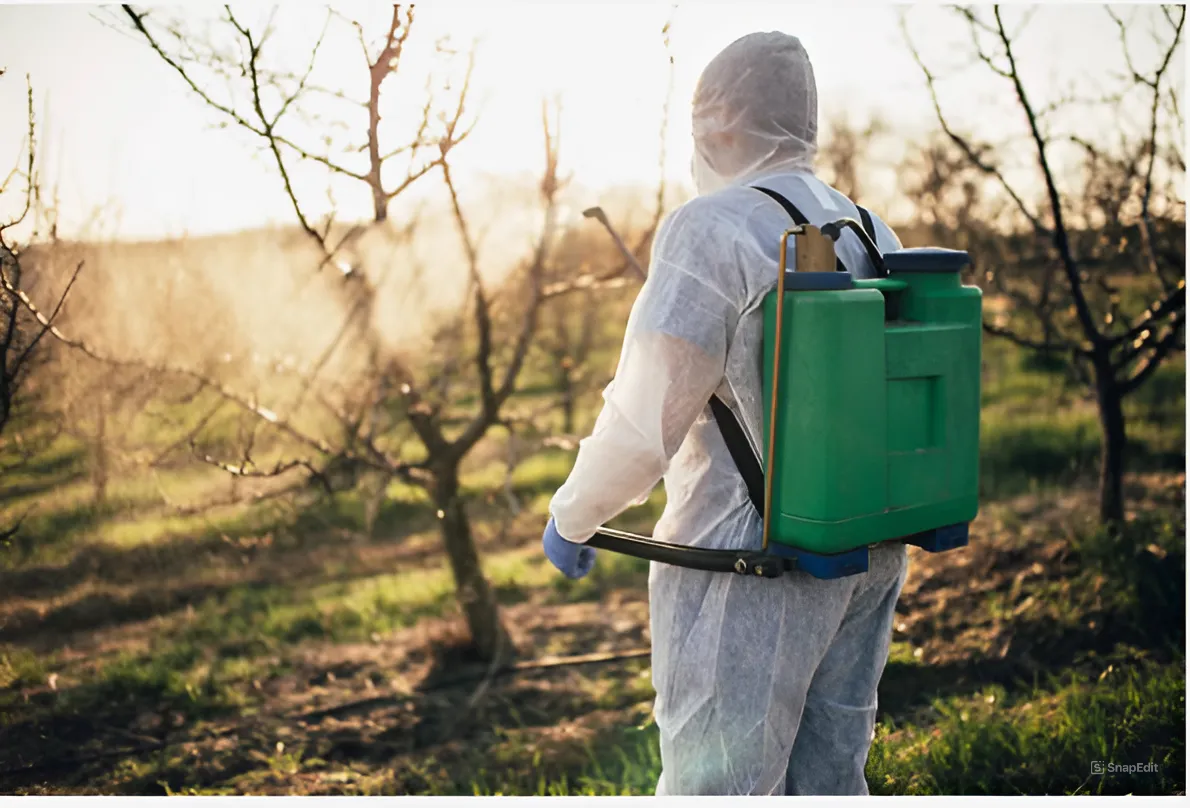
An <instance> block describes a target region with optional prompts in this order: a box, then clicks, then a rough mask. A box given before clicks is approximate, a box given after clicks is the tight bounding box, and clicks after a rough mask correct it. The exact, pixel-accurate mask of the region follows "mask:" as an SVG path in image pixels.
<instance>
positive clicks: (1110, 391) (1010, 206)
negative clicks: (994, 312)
mask: <svg viewBox="0 0 1190 808" xmlns="http://www.w3.org/2000/svg"><path fill="white" fill-rule="evenodd" d="M955 13H956V14H957V15H958V16H959V17H960V18H961V19H962V20H963V21H964V23H965V24H966V25H967V26H968V27H969V30H970V34H971V42H972V50H973V51H974V56H975V58H976V60H977V64H981V65H982V66H983V67H984V68H985V69H987V70H989V71H991V72H992V73H993V74H995V75H996V76H998V77H1000V78H1002V79H1003V80H1004V86H1005V88H1006V91H1007V92H1008V93H1009V94H1010V96H1009V97H1010V98H1011V99H1012V101H1013V103H1014V104H1015V106H1016V107H1017V108H1018V109H1019V111H1020V113H1021V115H1022V118H1023V123H1024V127H1025V134H1024V136H1023V137H1024V140H1025V143H1026V144H1027V146H1024V148H1027V149H1028V150H1029V152H1031V153H1032V157H1033V160H1034V164H1035V167H1036V175H1035V176H1036V177H1037V178H1038V179H1039V180H1040V185H1041V187H1042V189H1043V194H1042V201H1041V203H1040V204H1039V205H1034V204H1032V203H1031V202H1030V201H1029V194H1028V193H1027V192H1026V190H1024V189H1023V188H1021V187H1018V185H1017V184H1014V182H1013V181H1012V180H1010V178H1009V176H1010V175H1009V171H1008V170H1007V164H1008V162H1009V158H1010V156H1011V155H1012V154H1013V153H1017V154H1019V153H1021V149H1022V145H1021V143H1020V142H1018V141H1012V142H1008V143H1001V144H993V143H989V142H984V141H981V140H979V139H977V138H975V137H973V136H970V135H967V134H964V133H962V132H960V131H959V130H958V128H957V127H956V126H954V125H952V123H951V121H950V118H949V117H948V115H947V114H946V112H945V111H944V110H943V108H942V104H941V102H940V100H939V93H938V85H939V83H940V81H941V77H939V76H938V75H936V74H935V73H934V72H933V71H932V70H931V69H930V68H929V67H928V66H927V65H926V64H925V62H924V61H923V60H922V58H921V56H920V54H919V53H918V51H917V50H916V49H915V48H914V46H913V42H912V39H911V38H910V35H909V32H908V29H907V27H906V26H905V25H904V18H903V22H902V25H903V30H904V32H905V37H906V41H907V42H908V44H909V47H910V49H911V50H912V51H913V55H914V57H915V59H916V60H917V63H918V65H919V67H920V68H921V71H922V74H923V76H924V78H925V81H926V84H927V86H928V88H929V91H930V94H931V98H932V99H933V102H934V109H935V112H936V114H937V118H938V122H939V124H940V125H941V128H942V131H943V133H944V134H945V137H946V140H947V141H949V144H950V145H951V146H952V147H953V150H954V151H951V152H949V154H950V155H952V156H953V155H955V154H957V155H961V160H960V161H959V162H958V164H956V163H955V162H954V161H953V160H951V161H950V163H949V169H948V170H949V171H950V173H951V176H952V178H958V177H959V176H960V175H962V176H963V177H964V178H963V179H962V180H961V181H960V182H959V184H960V185H961V186H963V187H965V188H966V191H965V192H962V191H960V194H962V193H965V194H966V198H967V202H968V203H971V204H974V202H975V201H976V199H975V196H977V195H979V194H980V193H982V192H981V191H979V190H977V186H978V185H979V183H976V182H974V181H973V180H972V179H971V178H972V176H978V177H979V178H980V179H982V180H985V181H987V183H989V184H990V186H991V187H992V188H994V192H995V193H996V194H997V195H998V197H999V198H1000V199H1001V200H1002V202H1003V205H1004V207H1003V210H1004V211H1006V213H1008V214H1011V216H1010V217H1009V218H1007V219H1006V221H1008V222H1009V223H1010V225H1011V223H1013V222H1017V223H1020V224H1023V226H1024V235H1023V236H1016V237H1015V238H1016V240H1017V241H1018V242H1023V243H1026V244H1030V245H1032V247H1033V248H1034V252H1035V254H1036V256H1037V264H1038V267H1039V268H1038V269H1037V270H1036V271H1034V272H1027V271H1023V270H1021V271H1015V272H1014V270H1013V269H1012V268H1010V267H1008V266H993V265H992V264H991V262H990V261H988V260H986V259H987V258H988V257H987V256H985V257H984V258H985V260H984V261H983V266H982V267H981V270H982V271H981V272H980V273H979V275H980V276H981V278H982V279H983V280H985V281H987V282H989V283H990V284H991V285H992V288H993V289H994V290H995V291H997V292H999V293H1000V294H1002V295H1004V296H1005V297H1006V298H1007V299H1009V300H1010V301H1011V302H1012V306H1013V309H1012V311H1011V312H1010V316H1008V317H1005V318H1002V319H997V318H992V317H988V318H985V322H984V330H985V332H986V333H988V334H989V335H992V336H994V337H997V338H1001V339H1007V340H1010V341H1011V342H1013V343H1015V344H1017V345H1019V346H1021V347H1023V348H1026V349H1028V350H1031V351H1037V352H1041V353H1043V354H1048V355H1051V356H1064V357H1067V358H1068V359H1069V361H1070V364H1071V367H1072V368H1073V370H1074V372H1076V373H1077V374H1079V377H1080V378H1081V379H1082V380H1083V381H1085V383H1086V384H1087V385H1088V387H1089V388H1090V389H1091V390H1093V392H1094V395H1095V400H1096V403H1097V406H1098V411H1099V421H1100V425H1101V429H1102V450H1101V464H1100V484H1099V502H1100V516H1101V518H1102V520H1103V521H1104V522H1107V523H1114V522H1118V521H1120V520H1122V519H1123V516H1124V492H1123V475H1124V469H1125V453H1126V447H1127V431H1126V424H1125V415H1124V408H1123V402H1124V399H1125V398H1126V397H1127V396H1128V395H1129V394H1131V393H1133V392H1134V391H1136V390H1137V389H1138V388H1139V387H1140V386H1141V385H1142V384H1144V383H1145V381H1147V380H1148V379H1149V378H1151V377H1152V375H1153V373H1154V372H1155V371H1156V370H1157V368H1158V367H1159V366H1160V365H1161V364H1162V362H1163V361H1164V360H1165V359H1166V358H1168V357H1169V356H1170V355H1171V354H1173V353H1175V352H1177V351H1181V350H1184V331H1185V329H1184V324H1185V301H1186V291H1185V278H1184V275H1185V252H1184V249H1183V246H1182V245H1183V240H1184V233H1185V218H1184V211H1183V209H1184V201H1183V200H1181V199H1180V198H1179V191H1178V188H1180V185H1181V182H1182V178H1183V177H1184V174H1185V164H1184V162H1183V159H1182V154H1181V150H1180V143H1181V140H1182V134H1181V131H1182V120H1181V112H1180V108H1179V107H1178V104H1177V98H1176V95H1175V92H1174V88H1173V86H1172V79H1171V76H1170V70H1171V65H1172V64H1173V62H1174V58H1175V55H1177V54H1178V52H1179V49H1180V46H1181V37H1182V29H1183V24H1184V22H1185V16H1186V12H1185V7H1184V6H1163V7H1161V8H1159V9H1157V13H1156V15H1155V19H1156V22H1157V26H1158V28H1159V29H1163V30H1157V31H1155V32H1154V36H1155V37H1156V38H1157V39H1158V42H1159V48H1160V53H1159V57H1158V59H1157V61H1156V63H1155V64H1154V65H1152V66H1151V67H1149V68H1142V67H1140V66H1137V65H1136V64H1135V63H1134V61H1133V58H1132V54H1131V51H1130V50H1129V43H1128V40H1127V37H1126V34H1127V32H1128V28H1129V25H1128V24H1127V23H1126V22H1125V21H1124V20H1122V19H1120V18H1119V17H1117V16H1116V15H1115V14H1114V13H1113V12H1112V11H1110V9H1109V10H1108V11H1107V13H1108V14H1110V15H1112V19H1113V20H1115V21H1116V23H1117V25H1118V26H1119V30H1120V34H1121V37H1120V44H1121V48H1122V51H1123V55H1124V59H1125V62H1126V63H1127V65H1128V72H1129V75H1128V76H1127V77H1126V78H1125V82H1124V85H1123V86H1122V87H1121V88H1120V89H1119V91H1118V92H1114V93H1107V94H1105V95H1104V97H1102V98H1100V97H1095V98H1087V97H1078V96H1073V95H1072V96H1067V97H1063V98H1059V99H1056V100H1055V101H1053V102H1051V103H1047V104H1042V103H1041V102H1039V101H1038V100H1037V99H1036V97H1035V95H1036V94H1035V93H1034V92H1033V91H1031V90H1030V89H1029V87H1028V85H1029V83H1030V82H1029V78H1028V68H1027V66H1026V65H1023V64H1022V63H1021V60H1020V57H1019V47H1018V44H1019V38H1020V35H1021V30H1023V28H1024V25H1023V24H1022V25H1021V26H1018V27H1017V28H1016V29H1012V28H1011V27H1010V26H1009V25H1008V24H1007V23H1006V22H1005V20H1004V15H1003V13H1002V10H1001V8H1000V7H999V6H995V7H993V9H992V12H991V14H990V17H989V15H981V14H980V13H979V12H977V11H976V10H973V9H970V8H956V9H955ZM1026 22H1027V19H1026ZM1135 96H1140V97H1142V98H1145V99H1147V103H1146V104H1145V106H1146V108H1147V109H1146V114H1145V116H1144V117H1143V119H1142V120H1141V123H1142V124H1143V132H1142V133H1141V134H1140V135H1130V134H1129V133H1128V131H1127V130H1126V128H1125V127H1122V126H1121V128H1120V131H1119V132H1118V133H1117V134H1118V138H1117V141H1118V142H1117V145H1115V146H1114V147H1105V146H1103V145H1102V143H1101V141H1102V138H1099V137H1096V135H1097V134H1098V133H1096V132H1094V131H1091V132H1087V131H1078V130H1077V128H1076V130H1075V131H1069V130H1068V129H1063V128H1062V127H1061V125H1060V124H1059V123H1057V121H1056V113H1057V112H1058V111H1059V110H1066V111H1070V110H1071V109H1073V108H1074V107H1075V105H1083V106H1097V105H1098V106H1102V105H1104V104H1110V105H1114V107H1113V108H1114V109H1116V110H1117V111H1118V112H1119V113H1120V114H1121V115H1125V114H1126V113H1125V111H1124V109H1125V108H1124V107H1122V106H1121V105H1122V104H1124V103H1125V100H1126V99H1129V98H1132V97H1135ZM1070 118H1074V119H1075V120H1076V121H1081V120H1086V118H1085V117H1076V116H1068V119H1070ZM1117 120H1121V121H1123V120H1125V118H1123V117H1121V118H1118V119H1117ZM1076 126H1077V124H1076ZM934 145H935V147H937V146H938V144H934ZM1069 147H1073V148H1076V149H1079V150H1081V152H1082V154H1083V156H1084V162H1085V167H1086V171H1085V176H1086V177H1088V178H1089V179H1087V180H1086V181H1085V182H1084V184H1083V187H1082V188H1081V189H1080V190H1072V189H1068V188H1066V187H1064V184H1063V182H1062V177H1061V176H1060V175H1059V171H1058V168H1057V165H1058V164H1057V161H1056V160H1057V157H1056V156H1057V155H1058V154H1059V153H1061V151H1062V150H1063V149H1066V148H1069ZM1026 153H1028V152H1026ZM944 164H945V162H943V163H939V165H944ZM964 168H965V169H967V170H966V171H964ZM1109 177H1110V178H1112V179H1111V180H1110V183H1108V182H1107V178H1109ZM939 179H940V178H939V177H938V176H935V177H933V178H932V181H933V182H934V183H935V185H938V182H937V181H938V180H939ZM927 184H928V183H927ZM938 187H941V185H938ZM984 201H985V202H986V199H985V200H984ZM969 210H970V206H968V211H969ZM987 210H988V209H986V208H985V213H986V211H987ZM965 224H970V222H967V223H965ZM1020 232H1021V228H1020V227H1017V228H1016V233H1018V234H1019V233H1020ZM1000 236H1001V239H1000V240H1001V241H1003V240H1004V238H1008V237H1010V236H1011V234H1008V235H1005V231H1003V230H1002V231H1001V233H1000ZM1133 236H1137V237H1135V238H1134V237H1133ZM985 243H986V242H985ZM1130 243H1134V244H1136V245H1138V246H1139V249H1134V248H1133V247H1131V246H1128V245H1129V244H1130ZM1125 248H1126V249H1125ZM976 258H977V260H978V259H979V256H976ZM992 259H993V260H994V256H993V257H992ZM1133 259H1135V261H1136V262H1137V263H1138V264H1139V265H1138V266H1135V267H1134V266H1132V263H1131V262H1132V261H1133ZM1130 299H1131V300H1136V299H1140V301H1141V302H1140V303H1132V304H1131V305H1130V303H1129V300H1130Z"/></svg>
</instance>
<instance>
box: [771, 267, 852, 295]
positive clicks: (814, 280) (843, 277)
mask: <svg viewBox="0 0 1190 808" xmlns="http://www.w3.org/2000/svg"><path fill="white" fill-rule="evenodd" d="M854 286H855V282H854V281H853V280H852V279H851V273H850V272H790V271H786V272H785V290H786V291H788V292H833V291H838V290H842V289H851V288H853V287H854Z"/></svg>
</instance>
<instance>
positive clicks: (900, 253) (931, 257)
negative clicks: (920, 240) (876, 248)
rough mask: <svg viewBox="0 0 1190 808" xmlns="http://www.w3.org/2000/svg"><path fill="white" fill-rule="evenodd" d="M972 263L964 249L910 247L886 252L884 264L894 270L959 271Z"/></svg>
mask: <svg viewBox="0 0 1190 808" xmlns="http://www.w3.org/2000/svg"><path fill="white" fill-rule="evenodd" d="M969 263H971V256H969V255H967V253H966V252H964V251H963V250H946V249H943V248H941V247H910V248H908V249H904V250H894V251H892V252H890V253H885V254H884V266H885V267H886V268H887V269H888V271H889V272H890V273H893V272H959V271H961V270H962V269H963V267H965V266H967V265H968V264H969Z"/></svg>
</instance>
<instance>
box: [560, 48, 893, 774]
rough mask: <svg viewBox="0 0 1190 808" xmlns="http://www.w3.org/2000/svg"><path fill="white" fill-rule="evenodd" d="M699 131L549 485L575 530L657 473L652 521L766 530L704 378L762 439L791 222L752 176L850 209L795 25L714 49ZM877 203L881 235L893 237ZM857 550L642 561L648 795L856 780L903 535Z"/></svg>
mask: <svg viewBox="0 0 1190 808" xmlns="http://www.w3.org/2000/svg"><path fill="white" fill-rule="evenodd" d="M693 130H694V138H695V143H696V157H695V165H694V171H695V178H696V184H697V186H698V191H699V194H700V195H699V196H697V197H696V198H694V199H692V200H691V201H689V202H687V203H686V204H685V205H683V206H681V207H680V208H678V209H677V210H676V211H674V212H673V213H672V214H671V215H670V216H668V217H667V218H666V220H665V221H664V222H663V224H662V226H661V227H660V228H659V230H658V233H657V236H656V239H655V243H654V246H653V255H652V261H651V263H650V266H649V277H648V280H647V281H646V282H645V284H644V286H643V288H642V289H641V291H640V294H639V296H638V298H637V300H636V302H635V304H634V307H633V309H632V313H631V315H630V317H629V320H628V326H627V330H626V333H625V335H624V343H623V348H622V353H621V356H620V361H619V365H618V368H617V371H616V375H615V378H614V380H613V381H612V382H611V384H610V385H609V386H608V387H607V389H606V390H605V391H604V407H603V409H602V411H601V412H600V414H599V416H598V419H597V421H596V423H595V426H594V430H593V432H592V434H591V436H590V437H588V438H586V439H584V440H583V441H582V443H581V445H580V449H579V452H578V456H577V458H576V460H575V464H574V468H573V470H572V472H571V474H570V476H569V478H568V479H567V481H566V483H565V484H564V485H563V486H562V488H561V489H559V490H558V492H557V493H556V494H555V496H554V498H553V500H552V501H551V503H550V511H551V514H552V515H553V517H554V519H555V524H556V526H557V529H558V532H559V533H560V534H561V535H562V536H563V537H565V538H566V539H569V540H571V541H577V542H582V541H586V540H587V539H588V538H589V537H590V536H591V535H592V534H593V533H594V531H595V530H596V529H597V528H598V527H599V526H600V525H602V524H603V523H604V522H606V521H607V520H609V519H611V518H612V517H613V516H615V515H616V514H618V513H620V512H621V511H623V510H624V509H626V508H627V507H629V506H630V505H632V504H637V503H639V502H641V501H643V499H644V498H645V497H647V496H648V494H649V492H650V491H651V490H652V488H653V487H654V486H655V485H656V483H657V482H658V480H659V479H662V478H664V481H665V492H666V506H665V511H664V513H663V514H662V516H661V519H660V521H659V522H658V523H657V526H656V528H655V530H654V534H653V535H654V538H656V539H658V540H660V541H666V542H673V543H678V544H685V545H692V546H696V547H706V548H714V549H728V548H730V549H742V548H749V549H759V548H760V545H761V517H760V515H759V514H758V513H757V512H756V509H755V508H754V507H753V505H752V503H751V501H750V500H749V499H748V492H747V489H746V487H745V485H744V481H743V478H742V477H741V476H740V474H739V472H738V471H737V469H736V466H735V464H734V462H733V461H732V458H731V456H730V454H729V453H728V450H727V447H726V445H725V443H724V441H723V438H722V436H721V435H720V432H719V429H718V427H717V426H716V424H715V422H714V419H713V416H712V415H711V411H710V407H709V406H708V403H707V402H708V400H709V399H710V397H711V395H712V394H713V393H717V394H718V395H719V396H720V397H721V398H722V399H723V401H724V402H725V403H726V404H727V405H728V406H729V407H731V408H732V410H733V411H734V412H735V413H736V415H737V417H738V418H739V419H740V421H741V423H742V424H743V425H744V429H745V431H746V433H747V435H748V437H749V440H750V441H751V442H752V444H753V448H754V449H755V448H757V447H760V446H762V445H763V444H762V440H761V423H762V412H761V408H762V404H763V402H762V395H761V358H760V357H761V338H762V321H763V313H762V310H761V302H762V300H763V298H764V296H765V295H766V294H767V293H768V292H770V291H771V290H772V289H773V288H774V286H775V284H776V280H777V260H778V249H779V240H780V235H781V233H782V232H784V231H785V230H786V229H787V228H788V227H790V226H791V224H792V223H791V221H790V219H789V216H788V214H786V212H785V211H784V210H783V209H782V208H781V206H780V205H778V204H777V203H776V202H775V201H773V200H772V199H770V198H769V197H768V196H766V195H765V194H763V193H761V192H760V191H757V190H755V189H753V188H749V187H747V184H748V183H754V184H760V185H764V186H766V187H769V188H771V189H773V190H775V191H777V192H778V193H780V194H782V195H783V196H785V197H786V198H787V199H789V200H790V201H792V202H793V204H794V205H796V206H797V207H798V208H799V209H800V210H801V211H802V213H803V214H804V215H805V216H806V218H807V219H808V220H809V221H810V222H811V223H812V224H815V225H820V224H824V223H826V222H828V221H832V220H835V219H838V218H841V217H845V216H847V217H852V218H857V217H858V211H857V210H856V208H855V205H854V204H853V203H852V202H851V201H850V200H848V199H847V198H846V197H845V196H843V195H842V194H841V193H839V192H838V191H836V190H834V189H833V188H830V187H829V186H827V185H826V184H824V183H822V182H821V181H819V180H818V179H816V178H815V177H814V175H813V172H812V162H813V158H814V155H815V151H816V141H817V91H816V88H815V83H814V74H813V71H812V68H811V66H810V62H809V59H808V57H807V55H806V52H805V50H804V49H803V48H802V45H801V43H800V42H799V40H798V39H796V38H794V37H791V36H787V35H784V34H780V33H758V34H752V35H749V36H746V37H744V38H742V39H740V40H738V41H736V42H735V43H733V44H732V45H730V46H728V47H727V48H726V49H725V50H724V51H723V52H722V53H720V54H719V55H718V56H717V57H716V58H715V59H714V60H713V61H712V62H711V63H710V65H709V66H708V67H707V68H706V70H705V72H704V73H703V75H702V77H701V79H700V80H699V84H698V88H697V90H696V92H695V99H694V114H693ZM872 218H873V222H874V224H875V227H876V230H877V235H878V239H877V241H878V246H879V247H880V248H881V251H882V252H888V251H890V250H894V249H898V248H899V247H900V246H901V245H900V242H899V240H898V239H897V237H896V235H895V234H894V233H893V232H892V230H891V229H890V228H889V227H888V226H887V225H886V224H885V223H884V222H882V221H880V220H879V218H878V217H876V216H873V217H872ZM836 247H837V253H838V255H839V257H840V258H841V259H842V261H843V263H844V265H845V266H846V267H847V268H848V270H849V271H851V272H852V273H853V274H855V275H857V276H859V277H872V276H873V275H874V268H873V266H872V265H871V263H870V260H869V258H868V256H867V254H866V252H865V251H864V249H863V247H862V246H861V243H860V241H859V239H858V238H857V237H856V236H855V235H854V234H853V233H851V232H850V231H845V235H844V236H843V237H842V238H841V239H840V241H839V242H838V243H837V245H836ZM794 252H795V251H794V250H792V249H791V250H790V251H789V253H790V254H789V260H790V268H794V269H795V268H796V267H794V266H792V262H793V257H794V256H793V254H794ZM797 383H798V382H797V379H796V378H791V379H788V380H787V381H786V382H785V384H797ZM869 566H870V568H869V571H868V572H867V573H866V574H860V575H855V576H850V577H846V578H842V579H837V580H818V579H815V578H813V577H811V576H809V575H807V574H806V573H803V572H800V571H795V572H794V573H792V574H789V575H786V576H785V577H783V578H780V579H776V580H771V579H764V578H759V577H746V576H740V575H732V574H725V573H712V572H701V571H696V570H689V569H684V568H679V567H673V566H669V565H664V564H657V563H654V564H652V566H651V569H650V574H649V603H650V622H651V631H652V643H653V660H652V661H653V684H654V687H655V689H656V692H657V699H656V704H655V709H654V714H655V718H656V721H657V725H658V728H659V729H660V734H661V757H662V774H661V778H660V781H659V782H658V784H657V793H658V794H683V795H685V794H691V795H696V794H864V793H867V784H866V781H865V779H864V764H865V762H866V759H867V754H868V750H869V747H870V744H871V740H872V736H873V730H874V722H875V713H876V686H877V683H878V682H879V680H880V677H881V674H882V673H883V670H884V666H885V662H886V660H887V658H888V649H889V641H890V635H891V631H892V620H893V609H894V605H895V603H896V600H897V597H898V596H899V594H900V590H901V586H902V584H903V583H904V578H905V570H906V551H905V547H904V545H902V544H887V545H881V546H879V547H876V548H873V549H872V550H871V552H870V561H869Z"/></svg>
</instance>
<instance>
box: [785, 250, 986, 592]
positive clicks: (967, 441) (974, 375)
mask: <svg viewBox="0 0 1190 808" xmlns="http://www.w3.org/2000/svg"><path fill="white" fill-rule="evenodd" d="M967 262H968V260H967V254H966V253H963V252H957V251H953V250H940V249H933V248H930V249H904V250H898V251H896V252H892V253H888V254H886V255H885V256H884V265H885V269H886V270H887V274H886V276H885V277H881V278H879V279H874V280H853V279H852V278H851V276H850V275H848V274H847V273H845V272H837V273H821V272H807V273H801V272H789V273H787V274H786V283H785V294H784V298H785V299H784V313H783V318H782V319H783V325H782V331H783V333H782V339H781V342H782V348H781V358H780V365H779V368H778V372H779V374H780V389H779V391H778V392H779V396H778V400H777V404H776V405H774V411H775V413H776V416H775V421H776V423H775V429H774V430H773V432H772V434H773V436H774V437H773V444H774V451H773V454H772V455H771V457H772V469H771V470H770V473H771V474H772V482H771V494H770V496H771V504H770V506H769V508H770V517H769V518H770V525H769V528H768V534H769V535H768V541H769V549H770V551H773V552H778V553H780V552H781V551H782V550H783V549H789V550H793V551H795V552H796V554H797V555H798V556H802V555H803V554H810V555H812V556H819V555H822V556H835V557H836V558H838V557H839V556H838V554H845V553H848V552H849V551H855V550H857V548H863V547H867V546H871V545H874V544H878V543H880V542H884V541H889V540H903V541H907V542H909V543H911V544H918V545H920V546H923V547H925V548H926V549H929V550H935V551H937V550H945V549H950V548H953V547H956V546H961V545H963V544H966V542H967V525H968V523H969V522H970V521H971V520H972V519H974V518H975V515H976V512H977V511H978V507H979V504H978V489H979V479H978V475H979V403H980V343H981V300H982V297H981V293H980V290H979V289H978V288H977V287H973V286H965V285H963V283H962V281H961V279H960V270H961V269H962V268H963V267H964V266H965V265H966V264H967ZM764 305H765V309H764V317H765V321H764V322H765V335H764V346H765V349H764V350H765V355H764V361H763V370H764V374H763V378H764V400H765V401H766V402H767V401H770V400H771V395H772V384H773V370H774V366H773V348H774V345H775V341H776V314H777V294H776V293H775V292H774V293H771V294H770V295H769V296H768V298H767V299H766V300H765V304H764ZM764 418H765V423H764V436H765V437H764V440H765V447H764V448H765V457H769V456H770V455H769V452H768V443H769V437H768V436H769V434H770V423H769V421H770V410H769V407H767V406H766V407H765V414H764ZM798 551H800V552H798ZM866 560H867V553H866V551H864V552H863V553H862V561H861V564H862V566H863V567H864V568H866V566H867V564H866Z"/></svg>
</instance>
